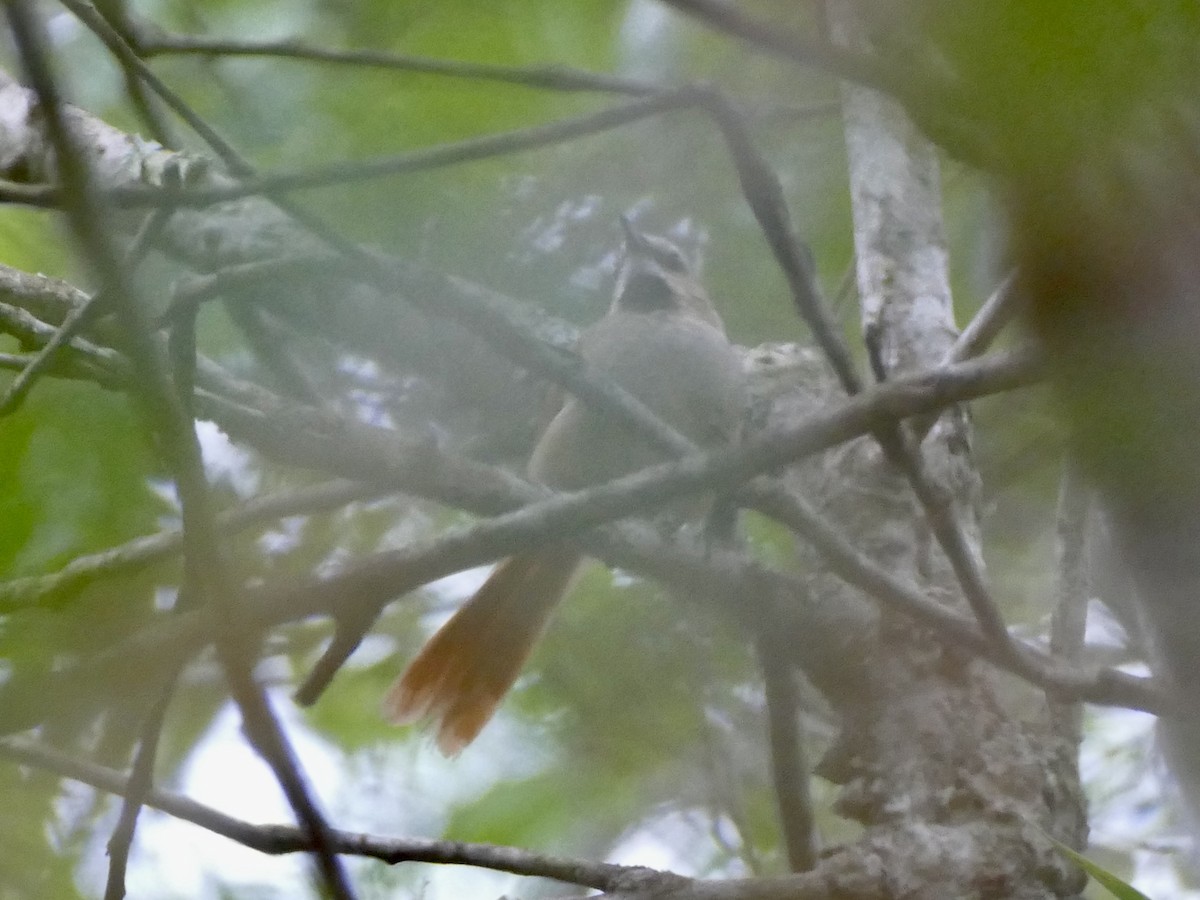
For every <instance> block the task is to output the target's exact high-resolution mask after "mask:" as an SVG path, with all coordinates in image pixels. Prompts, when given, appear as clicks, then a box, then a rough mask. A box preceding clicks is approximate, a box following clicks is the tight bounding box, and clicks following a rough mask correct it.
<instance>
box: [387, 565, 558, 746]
mask: <svg viewBox="0 0 1200 900" xmlns="http://www.w3.org/2000/svg"><path fill="white" fill-rule="evenodd" d="M579 563H580V557H579V555H578V554H577V553H575V552H573V551H570V550H566V549H562V548H554V549H549V550H544V551H539V552H537V553H531V554H528V555H522V556H514V557H513V558H512V559H508V560H505V561H504V562H503V563H501V564H500V565H499V566H497V567H496V570H495V571H494V572H493V573H492V574H491V576H490V577H489V578H488V580H487V581H485V582H484V584H483V586H482V587H481V588H480V589H479V590H478V591H477V592H476V593H475V596H473V597H472V598H471V599H470V600H468V601H467V602H466V603H465V604H464V605H463V606H462V607H461V608H460V609H459V610H458V612H456V613H455V614H454V616H453V617H451V619H450V621H449V622H447V623H446V624H445V625H443V626H442V627H441V629H439V630H438V632H437V634H435V635H434V636H433V637H432V638H430V639H429V641H428V642H427V643H426V644H425V646H424V647H423V648H421V652H420V653H418V654H417V657H416V658H415V659H414V660H413V661H412V662H411V663H409V665H408V668H407V669H405V670H404V674H403V675H401V676H400V677H399V678H398V679H396V681H395V682H394V683H393V684H392V686H391V688H390V689H389V690H388V692H387V694H386V695H385V696H384V699H383V713H384V716H385V717H386V718H387V719H388V720H390V721H391V722H393V723H395V724H397V725H403V724H408V723H411V722H414V721H417V720H419V719H424V718H426V717H431V718H434V719H436V720H437V743H438V747H439V748H440V749H441V751H442V752H443V753H445V754H446V755H447V756H452V755H454V754H456V753H458V752H459V751H461V750H462V749H463V748H464V747H466V746H467V744H469V743H471V741H473V740H474V739H475V736H476V735H477V734H479V732H480V730H481V729H482V728H483V726H484V725H486V724H487V722H488V720H489V719H490V718H491V717H492V714H493V713H494V712H495V711H496V707H497V706H498V705H499V704H500V701H501V699H503V697H504V695H505V694H506V693H508V689H509V688H510V687H512V685H513V682H514V681H516V680H517V675H518V674H520V671H521V668H522V667H523V666H524V665H525V660H526V659H528V658H529V654H530V652H531V651H532V650H533V646H534V644H536V643H537V640H538V638H539V637H540V636H541V634H542V631H543V630H544V629H545V626H546V622H547V621H548V620H549V618H550V613H551V612H552V611H553V610H554V607H555V606H556V605H557V604H558V602H559V600H561V599H562V597H563V595H564V594H565V593H566V592H567V590H568V589H569V587H570V585H571V581H572V577H573V575H574V574H575V572H576V570H577V569H578V568H579Z"/></svg>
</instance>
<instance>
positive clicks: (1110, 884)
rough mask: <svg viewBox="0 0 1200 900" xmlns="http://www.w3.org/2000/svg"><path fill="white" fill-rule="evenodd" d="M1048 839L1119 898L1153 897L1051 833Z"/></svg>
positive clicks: (1145, 899)
mask: <svg viewBox="0 0 1200 900" xmlns="http://www.w3.org/2000/svg"><path fill="white" fill-rule="evenodd" d="M1046 839H1047V840H1048V841H1050V843H1052V844H1053V845H1054V846H1055V848H1057V850H1058V851H1059V852H1060V853H1061V854H1062V855H1063V856H1065V857H1066V858H1067V859H1069V860H1071V862H1073V863H1075V865H1077V866H1079V868H1081V869H1083V871H1085V872H1087V873H1088V874H1089V875H1091V876H1092V878H1094V879H1096V882H1097V883H1098V884H1100V885H1101V886H1103V887H1104V888H1107V890H1108V891H1109V893H1111V894H1112V895H1113V896H1114V897H1116V898H1117V900H1151V898H1149V897H1147V896H1146V895H1145V894H1143V893H1142V892H1141V891H1139V890H1138V889H1137V888H1135V887H1134V886H1133V885H1131V884H1128V883H1127V882H1124V881H1122V880H1121V879H1120V878H1118V877H1117V876H1116V875H1114V874H1113V873H1112V872H1110V871H1108V869H1105V868H1104V867H1103V866H1100V865H1098V864H1097V863H1094V862H1092V861H1091V860H1090V859H1088V858H1087V857H1086V856H1084V855H1083V854H1082V853H1079V852H1077V851H1075V850H1072V849H1071V848H1070V847H1068V846H1067V845H1066V844H1063V843H1061V842H1059V841H1056V840H1055V839H1054V838H1052V837H1050V835H1046Z"/></svg>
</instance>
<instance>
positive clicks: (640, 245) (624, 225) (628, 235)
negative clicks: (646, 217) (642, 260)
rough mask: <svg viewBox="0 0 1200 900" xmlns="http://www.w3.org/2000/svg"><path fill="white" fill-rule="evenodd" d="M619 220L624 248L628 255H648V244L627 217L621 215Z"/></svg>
mask: <svg viewBox="0 0 1200 900" xmlns="http://www.w3.org/2000/svg"><path fill="white" fill-rule="evenodd" d="M620 219H621V230H622V231H624V232H625V248H626V249H627V250H628V251H629V252H630V253H638V254H641V255H643V256H644V255H647V254H649V252H650V242H649V241H647V240H646V238H645V236H644V235H643V234H642V233H641V232H640V231H638V230H637V228H636V227H635V226H634V224H633V222H632V221H631V220H630V218H629V216H627V215H625V214H624V213H622V214H621V216H620Z"/></svg>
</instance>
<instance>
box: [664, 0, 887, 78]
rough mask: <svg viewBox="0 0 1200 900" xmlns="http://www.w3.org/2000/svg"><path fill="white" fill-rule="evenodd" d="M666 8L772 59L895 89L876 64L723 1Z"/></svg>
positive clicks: (686, 0)
mask: <svg viewBox="0 0 1200 900" xmlns="http://www.w3.org/2000/svg"><path fill="white" fill-rule="evenodd" d="M663 2H665V3H666V4H667V5H668V6H671V7H673V8H674V9H677V10H679V11H680V12H682V13H685V14H687V15H689V16H692V17H693V18H695V19H698V20H700V21H702V22H704V23H705V24H706V25H710V26H711V27H713V28H714V29H716V30H717V31H720V32H721V33H722V34H726V35H731V36H733V37H737V38H741V39H742V40H744V41H747V42H749V43H750V44H752V45H753V46H755V47H758V48H760V49H762V50H764V51H766V52H768V53H771V54H772V55H774V56H777V57H780V58H782V59H786V60H789V61H791V62H796V63H800V64H801V65H806V66H813V67H814V68H817V69H820V70H821V71H823V72H825V73H827V74H829V75H833V76H836V77H838V78H844V79H845V80H847V81H852V82H855V83H856V84H861V85H864V86H865V87H873V88H876V89H877V90H881V91H884V92H885V93H892V92H894V91H895V90H897V88H898V85H897V79H896V78H895V77H893V76H892V75H890V74H889V72H888V71H887V70H886V69H885V68H884V67H882V66H881V65H880V64H879V63H878V62H876V61H875V60H873V59H871V58H870V57H866V56H862V55H860V54H857V53H854V52H852V51H849V50H847V49H845V48H844V47H839V46H837V45H836V44H833V43H830V42H829V41H826V40H822V39H814V38H812V37H809V36H808V35H803V34H799V33H798V32H795V31H789V30H788V29H786V28H782V27H780V25H779V24H778V23H775V22H764V21H759V20H757V19H754V18H752V17H750V16H748V15H746V14H745V13H744V12H742V9H741V7H738V6H737V5H735V4H733V3H730V2H727V0H663Z"/></svg>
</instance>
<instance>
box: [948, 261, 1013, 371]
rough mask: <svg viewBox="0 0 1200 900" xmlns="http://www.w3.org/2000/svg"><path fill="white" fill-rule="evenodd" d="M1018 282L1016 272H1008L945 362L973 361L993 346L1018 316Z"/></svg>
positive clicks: (961, 334) (955, 343)
mask: <svg viewBox="0 0 1200 900" xmlns="http://www.w3.org/2000/svg"><path fill="white" fill-rule="evenodd" d="M1016 281H1017V273H1016V272H1009V273H1008V274H1007V275H1005V276H1004V277H1003V278H1002V279H1001V280H1000V283H999V284H998V285H996V289H995V290H994V291H992V293H991V294H990V295H989V296H988V298H987V300H985V301H984V302H983V306H981V307H979V311H978V312H977V313H975V317H974V318H973V319H971V321H970V322H968V323H967V327H966V328H964V329H963V330H962V331H961V332H959V335H958V338H957V339H956V340H955V341H954V346H953V347H951V348H950V352H949V353H947V354H946V358H945V360H944V361H945V362H947V363H956V362H962V361H963V360H967V359H971V358H972V357H975V356H978V355H979V354H981V353H983V352H984V351H985V350H987V349H988V347H990V346H991V345H992V342H993V341H994V340H995V339H996V336H997V335H999V334H1000V332H1001V331H1003V330H1004V326H1005V325H1007V324H1008V323H1009V322H1011V321H1012V320H1013V317H1014V316H1016V314H1017V313H1018V312H1019V309H1018V303H1019V300H1020V298H1019V297H1018V295H1017V291H1016Z"/></svg>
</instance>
